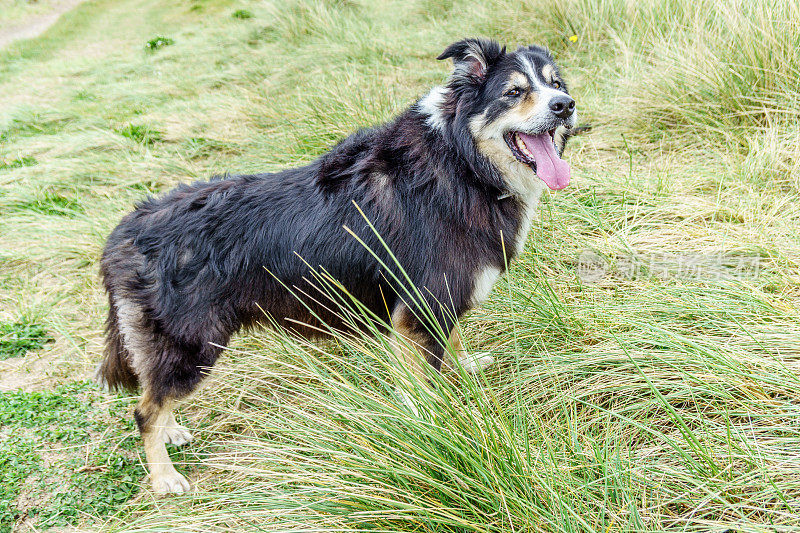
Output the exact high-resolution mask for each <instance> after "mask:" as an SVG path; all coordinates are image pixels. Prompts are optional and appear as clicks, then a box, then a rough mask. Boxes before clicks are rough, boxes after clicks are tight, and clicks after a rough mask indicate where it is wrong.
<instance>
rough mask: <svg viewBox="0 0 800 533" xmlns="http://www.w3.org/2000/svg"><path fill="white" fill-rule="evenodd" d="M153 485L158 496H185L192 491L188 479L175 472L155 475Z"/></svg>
mask: <svg viewBox="0 0 800 533" xmlns="http://www.w3.org/2000/svg"><path fill="white" fill-rule="evenodd" d="M152 483H153V492H155V493H156V494H183V493H185V492H189V490H190V489H191V487H190V486H189V482H188V481H186V478H185V477H183V476H182V475H181V474H179V473H178V472H177V471H175V470H173V471H172V472H167V473H164V474H156V475H153V476H152Z"/></svg>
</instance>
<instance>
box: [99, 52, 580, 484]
mask: <svg viewBox="0 0 800 533" xmlns="http://www.w3.org/2000/svg"><path fill="white" fill-rule="evenodd" d="M447 58H452V59H453V61H454V64H455V67H454V71H453V73H452V75H451V76H450V78H449V80H448V81H447V84H446V85H444V86H442V87H437V88H434V89H433V90H432V91H430V92H429V93H428V94H427V95H426V96H424V97H423V98H422V99H420V100H419V101H417V102H416V103H415V104H413V105H412V106H411V107H410V108H409V109H407V110H406V111H404V112H403V113H402V114H400V116H398V117H397V118H396V119H395V120H394V121H392V122H391V123H389V124H385V125H381V126H377V127H374V128H371V129H366V130H362V131H359V132H357V133H355V134H353V135H352V136H350V137H348V138H347V139H345V140H343V141H342V142H341V143H340V144H338V145H337V146H335V147H334V148H333V149H332V150H331V151H330V152H328V153H326V154H324V155H323V156H322V157H320V158H319V159H317V160H316V161H314V162H312V163H310V164H309V165H307V166H304V167H301V168H295V169H289V170H285V171H282V172H278V173H274V174H256V175H245V176H232V177H225V178H222V179H212V180H211V181H208V182H200V183H194V184H191V185H182V186H180V187H178V188H177V189H175V190H173V191H171V192H170V193H168V194H166V195H165V196H163V197H160V198H150V199H147V200H146V201H144V202H143V203H142V204H140V205H139V206H138V207H136V209H135V210H134V211H133V212H132V213H130V214H129V215H127V216H126V217H125V218H123V220H122V222H121V223H120V224H119V226H117V228H116V229H115V230H114V231H113V232H112V233H111V236H110V237H109V239H108V243H107V245H106V247H105V250H104V252H103V257H102V261H101V273H102V276H103V281H104V284H105V288H106V290H107V291H108V294H109V304H110V305H109V312H108V321H107V348H106V356H105V359H104V361H103V363H102V364H101V366H100V369H99V371H98V373H99V378H100V379H102V380H103V381H104V382H105V383H106V384H107V385H108V386H110V387H124V388H129V389H136V388H137V387H141V388H142V397H141V400H140V402H139V404H138V406H137V409H136V422H137V423H138V425H139V429H140V431H141V434H142V437H143V440H144V447H145V451H146V454H147V462H148V464H149V468H150V475H151V480H152V483H153V488H154V490H155V491H156V492H178V493H179V492H184V491H187V490H189V484H188V482H187V481H186V479H185V478H184V477H183V476H182V475H181V474H179V473H178V472H177V471H176V470H175V468H174V467H173V465H172V463H171V462H170V459H169V456H168V455H167V451H166V448H165V443H173V444H183V443H185V442H188V441H189V440H191V435H190V434H189V432H188V431H187V430H186V428H183V427H181V426H179V425H177V423H176V422H175V418H174V416H173V414H172V409H173V405H174V402H175V400H177V399H179V398H181V397H184V396H186V395H187V394H189V393H190V392H191V391H192V390H193V389H194V388H195V387H196V386H197V385H198V383H199V382H200V381H201V380H202V379H203V376H204V375H205V373H206V371H207V369H208V368H209V367H211V366H212V365H213V364H214V362H215V361H216V359H217V357H218V356H219V355H220V352H221V348H220V346H225V345H226V344H227V343H228V341H229V339H230V337H231V335H233V334H234V333H235V332H236V331H238V330H239V329H241V328H243V327H248V326H253V325H257V323H258V322H259V321H264V320H265V316H264V313H266V314H267V315H269V319H270V321H273V322H274V323H277V324H280V325H281V326H283V327H285V328H287V329H289V330H292V331H295V332H298V333H300V334H303V335H308V336H314V335H317V334H318V332H319V331H321V330H323V329H324V328H323V326H322V325H323V324H327V325H328V326H331V327H335V328H345V329H346V328H347V325H346V324H343V323H342V319H341V317H339V316H337V314H336V313H333V312H331V311H330V310H329V309H328V308H327V306H326V305H323V304H321V303H319V301H316V300H314V299H309V300H307V301H302V302H301V301H300V300H299V299H298V298H297V297H296V296H295V295H294V292H293V291H290V290H289V288H295V289H296V290H297V292H298V293H301V294H302V293H305V294H308V293H311V292H313V291H314V290H315V289H314V287H312V286H311V285H312V282H311V281H310V280H312V279H314V277H313V275H311V274H312V273H311V272H310V270H311V267H312V266H313V267H314V268H317V267H320V268H322V269H324V270H325V271H326V272H327V274H328V275H330V276H331V277H332V278H335V279H336V280H338V282H340V283H341V285H343V286H344V288H346V289H347V291H349V293H350V294H351V295H353V296H355V297H356V298H357V299H358V300H359V301H360V302H361V303H362V304H363V305H364V306H365V307H366V308H368V309H369V310H371V312H372V313H374V314H375V315H378V316H380V317H383V318H385V321H386V323H387V324H391V325H392V328H393V331H392V334H393V335H400V336H403V337H404V338H405V339H409V340H411V341H412V342H413V344H414V345H416V346H418V347H419V350H418V351H419V354H416V356H415V355H414V354H410V353H405V354H403V357H404V358H405V359H406V360H407V361H408V364H409V365H412V368H414V369H415V371H417V372H420V373H421V372H422V370H423V367H422V366H421V365H420V364H419V363H417V361H419V360H420V358H419V355H420V354H421V355H422V358H424V359H426V360H427V362H428V363H429V364H430V365H431V366H432V367H433V368H435V369H436V370H439V369H440V367H441V365H442V359H443V357H444V352H445V344H446V343H447V342H448V339H446V338H445V337H446V335H442V334H437V333H435V332H437V331H438V332H451V331H453V329H454V324H455V320H456V319H457V318H458V317H461V316H462V315H464V313H466V312H467V311H469V310H470V309H471V308H473V307H474V306H476V305H477V304H479V303H480V302H481V301H482V300H483V299H484V298H486V296H487V295H488V293H489V291H490V290H491V288H492V286H493V284H494V283H495V281H496V280H497V278H498V276H500V275H501V273H502V272H503V270H504V268H505V265H506V264H507V263H508V261H509V260H510V259H511V258H513V257H514V255H516V254H517V253H519V251H520V250H521V249H522V247H523V244H524V242H525V239H526V235H527V233H528V229H529V227H530V224H531V218H532V216H533V213H534V210H535V209H536V204H537V202H538V199H539V196H540V195H541V193H542V191H543V190H544V189H545V188H546V187H549V188H550V189H562V188H564V187H566V186H567V184H568V183H569V180H570V169H569V166H568V165H567V163H565V162H564V161H563V160H562V159H561V158H560V154H561V152H562V151H563V149H564V144H565V142H566V140H567V136H568V135H569V133H570V130H571V129H572V127H573V126H574V125H575V112H574V110H575V101H574V100H573V99H572V98H571V97H570V96H569V94H568V93H567V86H566V84H565V83H564V81H563V79H562V78H561V75H560V73H559V70H558V67H557V66H556V64H555V62H554V61H553V58H552V57H551V55H550V53H549V52H548V51H547V50H545V49H543V48H540V47H537V46H530V47H523V48H519V49H518V50H516V51H514V52H511V53H508V52H506V50H505V48H501V47H500V45H499V44H497V43H496V42H494V41H490V40H484V39H465V40H463V41H459V42H456V43H454V44H452V45H451V46H449V47H448V48H447V49H446V50H445V51H444V53H442V54H441V55H440V56H439V58H438V59H447ZM356 206H357V207H356ZM362 213H363V214H362ZM365 219H368V220H369V221H370V222H371V224H372V225H373V226H374V230H373V229H372V228H370V227H369V225H368V224H367V223H366V221H365ZM351 232H352V233H351ZM376 233H377V234H379V235H380V237H381V238H382V239H383V241H384V242H385V245H386V246H384V245H383V244H382V243H381V242H380V239H379V238H378V237H377V236H376ZM355 236H357V237H358V239H357V238H355ZM359 240H360V241H362V242H359ZM386 248H388V249H389V250H391V252H392V253H393V254H394V257H395V258H396V260H397V262H398V263H399V264H400V265H401V266H402V268H403V269H404V271H405V274H407V276H408V279H410V280H411V282H412V283H413V285H414V287H415V289H416V290H418V294H420V295H422V297H421V298H422V301H419V300H418V301H414V300H413V299H409V298H406V297H405V296H404V294H406V293H404V292H403V289H402V288H400V287H398V286H397V282H396V281H395V277H394V276H396V275H397V276H399V273H398V272H393V271H391V270H393V269H394V267H393V266H391V265H394V264H396V262H395V261H394V259H392V258H391V255H390V254H389V252H388V251H387V250H386ZM370 250H371V251H370ZM373 253H374V254H375V255H373ZM387 265H389V266H387ZM390 271H391V272H390ZM400 279H404V278H403V277H400ZM423 306H424V307H425V309H424V310H423V309H420V308H421V307H423ZM449 342H450V343H451V346H456V350H457V351H458V353H461V354H462V355H463V350H461V349H460V346H461V345H460V341H459V340H458V339H457V338H455V336H453V337H452V338H450V339H449ZM396 345H397V346H399V344H396ZM401 351H402V350H401ZM409 351H410V350H409ZM482 362H483V363H485V362H487V361H486V360H483V361H482Z"/></svg>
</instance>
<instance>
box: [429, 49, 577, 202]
mask: <svg viewBox="0 0 800 533" xmlns="http://www.w3.org/2000/svg"><path fill="white" fill-rule="evenodd" d="M447 58H452V59H453V62H454V71H453V74H452V76H451V77H450V80H449V81H448V84H447V86H446V87H443V88H439V89H438V90H435V91H434V92H432V93H431V94H429V95H428V96H427V97H426V98H424V99H423V100H422V101H421V102H420V108H421V110H422V111H425V112H427V113H428V114H429V118H428V124H429V125H431V126H433V127H439V128H442V129H445V128H447V127H450V128H452V130H453V132H454V133H456V134H457V132H459V131H460V132H462V133H468V134H469V135H470V136H471V137H472V141H473V142H474V146H475V148H477V152H478V153H480V154H481V155H483V156H484V157H485V158H486V159H488V160H489V161H490V162H491V164H492V165H493V166H494V167H495V168H496V169H497V170H499V171H500V174H501V175H502V177H503V180H504V181H505V185H506V187H507V188H509V189H511V190H513V191H515V192H525V191H528V190H531V189H533V188H537V187H540V186H539V185H538V184H539V183H541V182H544V183H545V184H546V185H547V186H548V187H550V188H551V189H563V188H564V187H566V186H567V185H568V184H569V179H570V168H569V165H568V164H567V163H566V162H565V161H564V160H562V159H561V157H560V155H561V153H562V151H563V149H564V144H565V142H566V139H567V136H568V133H569V130H570V129H571V128H572V127H574V125H575V122H576V114H575V100H573V99H572V97H570V95H569V93H568V92H567V86H566V83H565V82H564V80H563V79H562V78H561V75H560V73H559V69H558V66H557V65H556V64H555V61H554V60H553V57H552V56H551V55H550V52H548V51H547V50H546V49H544V48H540V47H538V46H529V47H522V48H519V49H518V50H516V51H514V52H510V53H507V52H506V50H505V48H501V47H500V45H499V44H497V43H496V42H494V41H490V40H485V39H465V40H463V41H458V42H456V43H453V44H452V45H450V46H449V47H447V49H446V50H445V51H444V52H443V53H442V54H441V55H440V56H439V58H438V59H447ZM537 176H538V179H537ZM539 180H541V181H539Z"/></svg>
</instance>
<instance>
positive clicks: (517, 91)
mask: <svg viewBox="0 0 800 533" xmlns="http://www.w3.org/2000/svg"><path fill="white" fill-rule="evenodd" d="M521 94H522V89H520V88H518V87H514V88H513V89H509V90H507V91H506V92H504V93H503V96H519V95H521Z"/></svg>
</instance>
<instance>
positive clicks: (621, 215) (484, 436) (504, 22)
mask: <svg viewBox="0 0 800 533" xmlns="http://www.w3.org/2000/svg"><path fill="white" fill-rule="evenodd" d="M735 7H736V8H735V9H728V10H721V9H718V8H717V6H716V4H713V3H711V2H707V1H701V2H689V1H688V0H671V1H669V2H656V1H655V0H653V1H649V0H648V1H644V2H628V1H623V0H569V1H567V2H559V3H553V2H544V1H542V0H528V1H523V2H519V1H513V2H512V1H510V0H491V1H490V2H484V3H468V2H462V1H450V0H448V1H442V0H415V1H413V2H410V3H409V2H391V1H386V2H381V3H380V6H379V8H380V9H375V6H373V5H372V4H367V3H366V2H360V1H352V0H348V1H328V0H325V1H322V0H316V1H315V0H293V1H289V2H244V3H242V2H236V3H230V2H227V1H222V0H209V1H205V2H192V3H177V2H176V3H166V2H156V1H154V0H153V1H148V2H132V1H127V0H124V1H117V2H110V1H107V0H94V1H90V2H87V3H86V4H83V5H82V6H81V7H79V8H77V9H76V10H74V11H72V12H70V13H69V14H67V15H65V17H64V18H63V19H62V21H60V22H59V23H58V24H56V25H55V26H54V27H53V28H51V29H50V30H49V31H48V32H47V33H46V34H45V35H43V36H42V37H40V38H39V39H37V40H34V41H30V42H21V43H17V44H15V45H13V46H11V47H10V48H8V49H7V50H5V51H0V142H1V143H2V148H0V149H1V150H2V152H0V162H2V165H3V166H2V167H0V320H3V321H4V322H3V323H4V324H13V323H14V321H15V320H16V319H17V317H20V316H36V317H40V318H38V319H37V322H36V324H38V325H39V326H41V327H42V328H44V330H45V331H46V332H47V335H50V336H52V338H53V339H54V342H50V343H47V344H44V345H42V346H39V347H38V348H37V351H35V352H28V353H27V354H26V355H25V357H14V358H10V359H8V360H6V361H2V362H0V384H2V383H4V382H3V381H2V378H3V376H4V373H8V372H12V371H13V372H17V373H19V372H30V375H32V376H33V375H34V374H36V373H37V372H41V370H40V368H41V367H42V366H44V367H46V368H48V369H49V370H48V372H51V373H52V375H50V376H48V381H45V383H46V384H47V386H42V387H41V388H40V390H28V389H25V390H23V391H22V392H12V391H8V392H3V393H2V395H0V406H6V407H0V416H4V417H6V418H4V419H3V420H6V421H7V422H6V423H5V425H4V426H3V427H4V428H5V427H9V428H14V431H12V432H11V433H13V435H14V437H13V440H9V439H8V438H7V435H9V430H6V429H1V430H0V431H2V432H3V433H2V435H3V436H4V437H6V438H5V439H4V440H2V441H0V442H2V444H0V446H7V447H8V448H7V449H9V450H14V453H13V454H10V453H8V454H5V453H0V458H2V459H0V479H2V480H3V481H2V488H0V491H1V492H0V495H1V497H0V499H2V500H4V501H10V502H11V509H12V511H11V514H6V515H5V516H2V517H1V518H0V523H2V524H4V526H5V527H10V526H8V524H9V523H11V521H13V523H15V524H17V526H18V527H24V526H23V524H26V525H27V524H32V525H33V526H34V527H38V528H46V527H48V526H51V525H62V526H63V525H74V526H79V527H92V528H100V529H103V530H109V531H231V530H234V531H241V530H275V531H283V530H289V529H292V530H297V529H303V530H309V531H310V530H315V531H331V530H344V531H353V530H373V531H410V530H414V531H481V532H484V531H486V532H489V531H491V532H504V531H508V532H512V531H597V532H604V533H606V532H611V531H663V530H681V531H685V530H690V531H699V530H702V531H726V530H727V531H747V532H762V531H786V532H788V531H798V530H800V526H798V524H800V496H798V495H800V462H798V461H797V456H798V453H800V394H798V390H800V387H798V378H799V377H800V313H799V312H798V307H799V306H798V303H800V290H798V287H799V286H800V274H798V272H800V235H799V234H798V231H797V227H798V222H800V207H798V206H799V205H800V202H798V196H800V168H798V165H799V163H798V162H800V151H798V146H800V143H798V140H800V130H798V126H797V120H796V117H797V115H798V111H800V100H798V97H797V95H798V94H800V86H798V81H797V80H798V79H800V77H799V76H798V75H797V74H798V68H800V61H798V59H799V58H798V53H800V52H798V50H800V47H798V44H800V42H798V41H800V28H799V27H798V24H797V22H796V21H797V20H799V19H800V17H798V13H799V12H800V4H798V2H797V1H796V0H783V1H781V2H779V3H777V4H775V3H770V2H766V0H753V1H750V2H744V1H742V2H739V3H737V4H736V6H735ZM237 13H238V14H237ZM244 13H247V16H244ZM162 35H168V36H169V37H170V39H172V40H174V42H173V43H172V44H171V45H170V46H165V47H162V48H160V49H159V50H158V51H157V52H156V53H149V52H146V51H145V50H143V46H144V43H147V42H148V41H150V40H151V39H153V37H154V36H162ZM465 35H489V36H493V37H496V38H498V39H500V40H501V41H504V42H506V43H509V44H511V45H514V44H518V43H529V42H536V43H540V44H545V45H547V46H549V47H550V48H551V50H553V53H554V54H555V55H556V57H557V58H558V60H559V62H560V63H561V64H562V66H563V70H564V73H565V76H566V78H567V81H568V82H569V83H570V88H571V92H572V93H573V95H575V97H576V99H577V101H578V105H579V113H580V117H581V122H583V123H590V124H592V126H593V127H592V130H591V131H590V132H589V133H587V134H585V135H582V136H580V137H577V138H575V139H574V140H573V141H572V142H571V144H570V146H569V149H568V153H567V158H568V160H569V161H570V164H571V165H572V168H573V176H574V178H573V184H572V185H571V186H570V187H569V188H568V189H567V190H565V191H562V192H560V193H558V194H552V195H547V197H546V198H544V199H543V204H542V206H541V209H540V216H539V219H538V220H537V222H536V223H535V224H534V227H533V229H532V231H531V236H530V239H529V242H528V243H527V246H526V248H525V250H524V252H523V254H522V256H521V257H520V258H518V259H517V260H516V261H515V262H514V263H513V264H512V265H510V271H509V273H508V275H507V276H505V277H504V279H503V280H502V281H501V282H500V283H499V284H498V286H497V288H496V289H495V291H494V293H493V295H492V297H491V298H490V300H489V301H488V302H487V303H486V304H485V305H484V306H483V307H482V308H480V309H479V310H477V311H476V312H474V313H473V315H472V316H470V317H468V318H467V319H466V320H464V321H463V323H462V324H461V328H462V329H463V331H464V337H465V339H466V343H467V345H468V348H470V349H471V350H475V351H485V352H490V353H492V354H493V355H494V356H495V358H496V359H497V361H498V363H497V365H495V366H493V367H490V368H489V369H488V370H487V372H486V374H485V375H481V376H476V377H471V376H466V375H462V374H460V373H459V372H458V371H449V372H446V373H445V374H444V376H442V377H441V378H436V379H437V387H436V391H435V392H430V391H428V390H427V389H425V388H424V387H418V388H412V390H411V392H410V394H411V395H412V396H413V397H414V398H415V402H416V405H417V406H418V411H419V414H415V413H414V412H412V411H411V410H409V409H408V408H407V407H406V406H405V405H404V404H403V403H402V402H401V401H400V400H399V399H398V397H397V395H396V393H395V390H394V386H395V383H396V382H397V379H398V372H399V373H400V374H401V375H400V376H399V377H400V378H403V376H402V369H398V368H397V367H396V365H395V364H394V363H393V361H392V359H391V358H389V357H387V350H386V346H385V343H384V342H383V341H382V340H381V339H377V340H375V339H370V338H345V337H340V338H337V339H336V340H335V341H333V342H330V343H324V344H321V345H312V344H308V343H306V342H303V341H302V340H300V339H295V338H288V337H286V336H282V335H278V334H274V333H269V332H267V333H259V334H257V335H250V336H240V337H238V338H237V339H235V341H234V342H233V344H232V346H231V349H230V350H229V351H228V353H227V354H226V355H225V357H223V359H222V360H221V361H220V363H219V364H218V365H217V368H215V372H214V374H213V375H212V378H211V379H210V380H209V383H208V385H207V386H206V387H205V388H204V389H203V390H202V391H201V392H199V393H198V395H197V396H196V398H195V399H193V401H192V402H190V403H188V404H187V405H186V406H184V407H183V409H182V412H183V415H184V417H185V418H186V420H185V422H184V423H186V425H188V426H190V427H192V428H193V429H196V430H198V431H196V432H195V436H196V437H197V440H196V442H195V443H194V444H193V445H192V446H191V447H190V448H189V449H188V450H186V451H173V458H174V459H175V460H176V462H178V463H181V466H179V468H180V469H182V470H183V471H186V472H188V473H189V474H190V477H191V478H192V479H193V481H194V482H195V484H196V492H195V494H194V495H192V496H190V497H185V498H174V499H167V500H156V499H154V498H153V497H152V495H150V494H149V492H148V491H147V490H141V489H140V487H143V486H146V482H145V481H143V479H142V476H143V470H142V468H141V466H140V464H139V460H141V458H138V459H137V457H136V454H141V451H140V449H139V448H138V447H137V446H138V445H137V444H136V440H135V439H134V437H133V427H132V425H131V422H130V414H129V413H128V411H129V409H130V401H129V400H122V399H118V398H116V397H108V396H103V395H101V393H99V392H94V391H93V389H91V388H90V387H89V386H88V385H86V384H84V383H83V379H85V378H86V377H88V376H89V375H90V373H91V370H92V369H93V367H94V365H95V364H96V362H97V361H98V359H99V354H100V350H101V345H102V320H103V313H104V311H105V306H106V303H105V301H104V297H103V294H102V292H101V291H100V289H99V287H98V283H97V260H98V257H99V253H100V250H101V247H102V244H103V241H104V238H105V236H106V235H107V234H108V232H109V231H110V230H111V229H112V228H113V226H114V225H115V224H116V223H117V222H118V221H119V219H120V218H121V217H122V216H123V215H124V214H125V213H126V212H128V211H129V210H130V209H131V206H132V205H133V204H134V203H135V202H137V201H139V200H141V199H142V198H143V197H144V196H145V195H147V194H151V193H158V192H162V191H165V190H167V189H169V188H170V187H172V186H174V185H175V184H177V183H180V182H185V181H188V180H192V179H201V178H204V177H207V176H209V175H211V174H215V173H224V172H226V171H230V172H252V171H265V170H276V169H280V168H285V167H287V166H290V165H298V164H302V163H304V162H308V161H310V160H311V159H313V158H314V157H316V156H317V155H319V154H321V153H323V152H324V151H325V150H326V149H327V148H328V147H329V146H330V145H331V144H332V143H333V142H335V141H336V140H337V139H340V138H341V137H343V136H344V135H347V134H348V133H350V132H352V131H354V130H355V129H357V128H359V127H363V126H367V125H370V124H374V123H377V122H380V121H384V120H388V119H389V118H391V117H392V116H393V115H394V114H396V113H397V112H398V111H399V110H401V109H403V108H404V107H405V106H407V105H409V104H410V103H411V102H413V100H414V99H415V98H416V97H417V96H419V95H420V94H422V93H423V92H424V91H426V89H427V88H429V87H431V86H433V85H436V84H439V83H441V82H442V81H443V80H444V79H445V77H446V75H447V72H448V70H449V65H447V64H445V63H441V62H437V61H435V60H434V57H435V56H436V55H437V54H439V53H440V52H441V50H443V49H444V47H445V46H446V45H447V44H449V43H450V42H452V41H453V40H455V39H458V38H460V37H463V36H465ZM63 80H69V81H70V82H69V83H64V81H63ZM32 86H35V87H36V88H37V90H36V91H30V90H29V87H32ZM15 162H19V163H15ZM15 327H16V326H15ZM37 365H38V366H37ZM76 382H77V383H76ZM23 383H25V382H23ZM36 395H40V396H36ZM105 402H108V403H105ZM1 413H5V414H1ZM26 413H28V414H26ZM47 413H54V416H56V417H58V420H59V423H58V424H54V423H52V421H48V420H43V419H42V417H43V416H46V414H47ZM26 416H30V417H31V418H30V421H27V419H26V418H25V417H26ZM101 425H102V429H101ZM57 428H60V429H57ZM106 430H107V433H105V434H104V433H103V431H106ZM58 432H63V433H64V436H63V439H62V438H61V437H60V435H61V434H60V433H58ZM98 432H99V434H98ZM117 442H122V443H123V444H122V445H120V446H119V447H117V446H116V443H117ZM52 443H55V445H56V446H61V447H66V448H68V450H64V451H60V452H59V454H58V455H57V456H55V457H49V456H48V455H47V454H46V453H45V452H44V450H46V449H47V447H48V446H51V445H52ZM59 443H65V444H59ZM87 450H89V455H88V457H89V461H88V462H85V463H84V462H82V461H84V457H86V456H87V455H86V454H87ZM79 463H80V464H79ZM84 465H88V469H84V470H83V471H81V472H77V470H80V469H81V468H82V467H83V466H84ZM101 467H102V468H101ZM41 480H45V481H44V482H42V481H41ZM31 487H39V488H38V489H37V490H35V491H33V492H31ZM51 487H52V488H51ZM26 502H36V504H35V505H27V504H26ZM34 508H35V509H34ZM0 509H2V507H0ZM1 512H2V511H0V513H1Z"/></svg>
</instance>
